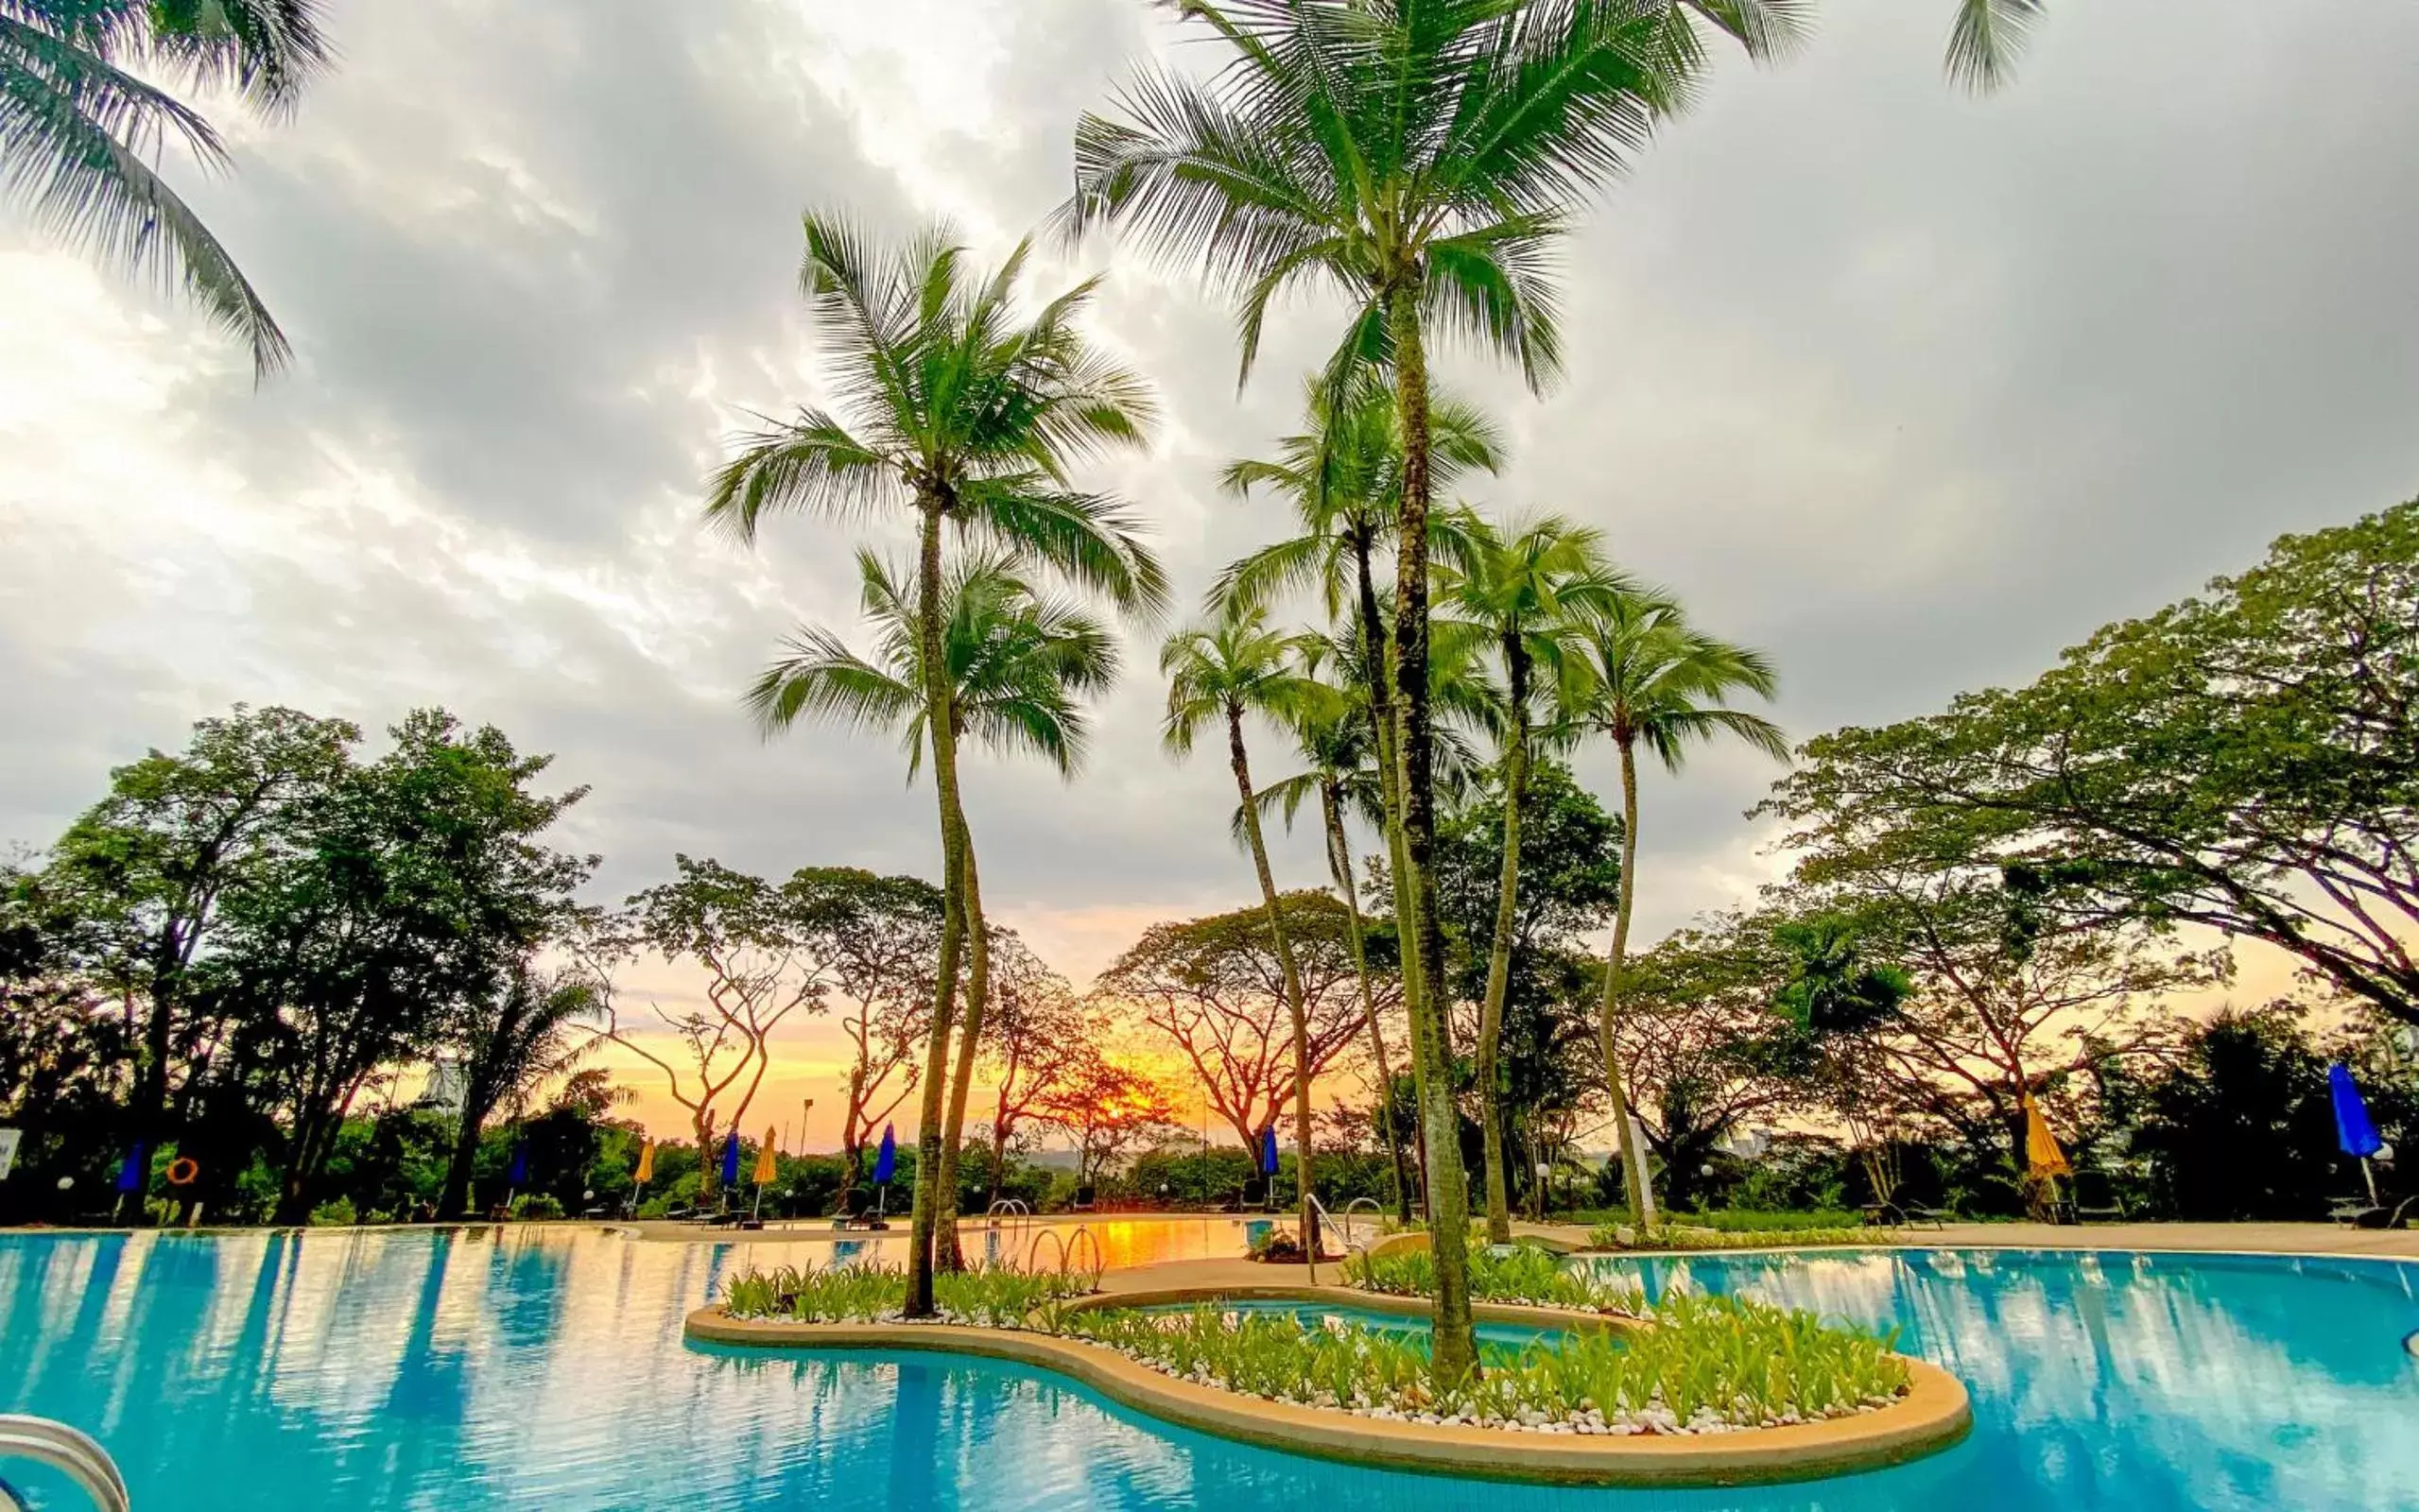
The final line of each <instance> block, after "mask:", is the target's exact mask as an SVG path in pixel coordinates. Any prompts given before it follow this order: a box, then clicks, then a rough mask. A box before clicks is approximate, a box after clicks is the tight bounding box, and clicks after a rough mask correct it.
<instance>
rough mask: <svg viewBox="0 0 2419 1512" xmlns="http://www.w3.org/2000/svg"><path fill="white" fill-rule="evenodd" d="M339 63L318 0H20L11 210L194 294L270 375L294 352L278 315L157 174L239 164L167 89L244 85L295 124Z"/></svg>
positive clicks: (6, 112)
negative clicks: (184, 162)
mask: <svg viewBox="0 0 2419 1512" xmlns="http://www.w3.org/2000/svg"><path fill="white" fill-rule="evenodd" d="M329 60H330V52H329V49H328V46H327V43H326V42H325V41H324V40H323V39H322V38H321V36H320V5H319V0H10V3H9V5H7V6H6V7H5V8H0V198H7V199H10V200H14V201H16V202H18V203H20V204H23V205H24V206H26V208H28V209H30V210H31V211H32V212H33V215H34V217H35V219H36V220H37V221H40V222H42V223H43V224H46V225H48V226H50V227H51V228H53V229H55V230H57V231H59V232H61V233H62V234H64V235H65V236H67V237H68V238H69V239H71V240H73V241H76V242H79V243H81V244H83V245H84V247H85V248H87V249H89V250H91V251H92V252H94V253H95V254H96V255H97V256H99V257H100V258H101V260H102V261H104V262H108V263H112V264H118V265H122V266H125V267H126V268H127V269H128V270H130V271H133V272H140V273H150V274H154V275H156V276H158V277H159V278H161V279H162V280H163V281H174V282H177V283H182V284H183V285H184V289H185V292H186V294H187V295H188V296H190V297H191V298H192V299H193V301H195V302H196V303H198V304H199V305H200V306H201V308H202V309H203V310H204V311H206V312H207V313H208V314H209V316H210V318H211V319H212V321H213V322H214V323H215V324H216V325H218V326H219V327H220V328H221V329H223V330H225V331H226V332H227V333H228V334H230V335H233V336H236V337H238V338H239V339H241V340H243V341H244V342H245V343H247V344H248V345H249V346H250V347H251V352H252V368H253V370H254V371H255V372H256V373H258V374H260V375H262V376H267V375H268V373H270V372H272V371H274V370H275V369H278V368H281V367H283V366H284V365H285V361H286V358H287V357H288V356H289V355H290V354H291V353H290V352H289V350H288V348H287V346H286V344H285V333H283V332H281V331H280V330H278V329H277V322H276V321H275V320H274V319H272V318H270V316H269V313H268V306H267V305H265V304H264V303H262V302H261V299H260V296H259V295H258V294H257V293H255V292H254V291H253V289H252V286H251V282H250V281H249V280H247V279H246V278H245V277H244V275H243V273H242V272H241V271H240V270H239V269H237V267H236V266H235V261H234V259H233V257H232V256H230V255H229V253H228V251H227V249H225V248H224V247H222V246H220V245H219V243H218V239H217V238H216V236H213V235H212V234H211V233H210V229H209V228H208V227H206V226H204V225H203V224H202V223H201V219H200V217H199V216H198V215H195V214H194V213H193V210H192V208H191V207H189V206H188V205H186V204H185V202H184V200H183V199H182V198H179V197H178V195H177V192H176V191H175V190H173V189H171V188H169V187H168V183H167V180H164V179H163V178H161V177H160V174H159V171H158V168H157V167H156V166H155V164H156V161H157V159H158V157H159V155H160V151H161V149H162V147H163V146H164V145H165V144H166V143H167V142H169V141H171V140H173V141H175V142H176V143H178V144H179V145H181V146H183V147H184V148H185V149H186V150H187V151H189V152H191V153H192V154H193V155H194V156H195V157H196V158H198V159H199V160H200V162H201V164H202V166H203V167H204V168H223V167H225V166H227V165H228V162H229V160H228V157H227V150H226V147H225V146H224V145H223V144H222V143H221V142H220V140H219V137H218V133H217V132H216V130H215V129H212V127H211V125H210V123H209V122H208V121H206V120H204V119H203V118H202V117H201V115H200V114H199V112H196V111H195V110H193V108H192V107H190V106H188V105H185V104H183V103H182V102H181V101H180V100H178V99H177V97H176V96H175V95H173V94H169V93H168V92H167V91H166V90H164V89H163V88H161V87H160V85H159V84H158V83H156V82H154V80H157V79H161V78H165V79H168V80H171V81H174V82H177V83H182V84H188V85H198V86H200V87H203V88H213V87H219V88H223V87H228V86H233V88H234V89H235V90H236V91H237V92H238V93H239V94H241V95H242V97H243V100H244V103H245V104H247V105H249V106H251V108H252V109H254V110H255V111H258V112H261V113H262V114H264V115H268V116H271V117H282V116H284V115H285V114H287V113H289V112H291V111H292V110H293V109H294V107H295V105H296V103H297V102H298V101H299V100H300V99H301V97H302V89H303V86H304V85H306V84H308V83H309V82H310V81H311V79H312V78H313V77H315V76H317V75H318V74H319V73H320V71H321V70H322V69H324V68H325V67H326V66H327V64H328V62H329Z"/></svg>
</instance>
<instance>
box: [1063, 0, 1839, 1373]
mask: <svg viewBox="0 0 2419 1512" xmlns="http://www.w3.org/2000/svg"><path fill="white" fill-rule="evenodd" d="M1182 13H1183V15H1184V18H1185V19H1186V20H1188V21H1191V22H1195V23H1197V24H1199V25H1201V26H1206V27H1207V28H1208V29H1209V30H1210V31H1211V32H1212V33H1214V34H1215V35H1216V36H1218V38H1219V39H1220V40H1222V41H1223V42H1224V43H1226V45H1227V47H1228V48H1229V49H1231V50H1232V53H1233V59H1232V61H1231V63H1230V64H1229V66H1227V67H1224V68H1222V69H1218V70H1216V71H1213V72H1211V73H1209V74H1208V75H1206V76H1205V77H1201V76H1194V75H1190V74H1181V73H1178V72H1176V71H1174V70H1172V69H1162V70H1156V71H1152V72H1149V73H1146V74H1144V75H1142V76H1141V77H1139V78H1137V79H1136V80H1135V81H1134V82H1133V83H1132V84H1131V85H1129V86H1128V87H1127V88H1126V89H1124V90H1123V91H1122V92H1121V93H1120V94H1119V96H1118V98H1117V101H1116V106H1115V113H1114V118H1113V117H1110V116H1101V115H1093V114H1087V115H1085V116H1084V117H1083V119H1082V120H1081V121H1080V123H1079V124H1078V126H1077V129H1076V193H1075V196H1074V198H1073V199H1072V200H1071V201H1070V202H1069V204H1068V206H1067V209H1066V211H1065V212H1064V216H1065V219H1066V221H1067V223H1068V225H1069V226H1070V228H1071V229H1073V230H1076V231H1079V232H1080V231H1081V230H1083V229H1084V228H1086V227H1087V226H1090V225H1092V224H1094V223H1103V222H1105V223H1114V224H1117V225H1121V226H1123V227H1125V228H1127V229H1128V230H1130V231H1132V232H1135V233H1136V234H1138V235H1139V236H1140V237H1141V239H1142V240H1143V241H1144V242H1145V244H1146V245H1147V246H1148V247H1149V249H1151V250H1153V251H1154V252H1156V253H1158V254H1160V255H1161V256H1162V257H1164V258H1165V259H1166V260H1168V261H1170V262H1175V263H1181V264H1188V265H1197V266H1202V267H1204V268H1205V269H1206V270H1207V271H1208V273H1209V275H1210V277H1211V278H1212V279H1213V280H1214V281H1215V282H1217V283H1219V284H1221V285H1223V286H1225V287H1227V288H1229V289H1231V290H1233V291H1234V292H1235V293H1236V294H1237V295H1238V296H1239V299H1240V313H1239V317H1238V319H1239V324H1240V327H1241V334H1242V348H1243V352H1242V356H1243V370H1244V372H1245V374H1246V375H1247V376H1248V375H1249V373H1250V370H1251V366H1252V360H1253V355H1254V354H1255V352H1257V350H1258V346H1259V338H1260V332H1261V328H1262V325H1263V323H1264V321H1265V319H1266V317H1267V312H1268V310H1269V307H1270V304H1271V303H1273V302H1274V301H1275V300H1276V299H1277V298H1278V296H1280V295H1281V294H1284V293H1287V292H1288V291H1289V290H1291V289H1293V288H1294V287H1296V286H1298V285H1300V284H1303V283H1310V282H1319V283H1325V284H1327V285H1328V286H1330V287H1332V288H1335V289H1337V290H1339V292H1341V293H1343V294H1344V296H1345V298H1346V299H1347V300H1348V301H1350V303H1351V304H1352V305H1353V306H1354V313H1353V316H1352V319H1351V322H1350V326H1349V328H1348V331H1347V333H1346V335H1345V337H1344V339H1343V341H1342V343H1341V344H1340V346H1339V353H1338V357H1337V360H1336V361H1335V362H1334V363H1332V364H1331V367H1330V375H1329V379H1328V384H1329V387H1330V388H1331V391H1332V390H1335V389H1339V388H1340V387H1342V384H1343V381H1344V379H1345V378H1346V376H1347V375H1348V374H1349V373H1350V371H1351V369H1352V368H1353V367H1354V366H1355V365H1356V363H1357V362H1360V361H1365V360H1369V359H1371V358H1379V359H1382V360H1383V361H1385V362H1386V363H1388V364H1389V365H1390V367H1391V371H1392V374H1393V377H1394V389H1395V399H1396V407H1397V411H1398V414H1399V417H1400V419H1399V424H1400V428H1401V435H1402V452H1403V469H1402V478H1401V487H1400V492H1399V499H1400V504H1399V507H1398V512H1397V517H1396V567H1395V575H1394V581H1395V592H1396V595H1397V599H1398V606H1397V612H1396V614H1395V617H1394V625H1393V631H1394V648H1395V660H1394V666H1395V676H1396V679H1397V681H1398V688H1397V692H1398V694H1399V712H1398V715H1397V717H1398V720H1399V723H1400V731H1399V741H1400V746H1399V754H1400V760H1401V764H1402V782H1401V792H1402V804H1401V815H1400V827H1401V830H1402V838H1403V855H1402V856H1401V858H1400V860H1399V863H1398V865H1397V874H1398V875H1399V876H1400V878H1401V879H1402V881H1403V883H1404V885H1405V888H1406V896H1407V901H1408V906H1405V907H1400V908H1398V909H1397V914H1398V916H1399V917H1400V918H1401V919H1403V920H1404V921H1405V936H1406V938H1407V939H1408V941H1409V942H1410V946H1411V949H1410V950H1409V951H1408V953H1407V955H1408V958H1409V960H1410V962H1411V964H1410V966H1409V967H1408V969H1407V975H1408V979H1409V982H1410V984H1411V999H1410V1008H1411V1015H1410V1016H1411V1028H1412V1034H1411V1039H1412V1045H1413V1059H1414V1063H1415V1065H1416V1067H1417V1068H1418V1072H1419V1079H1420V1081H1421V1083H1422V1099H1423V1103H1424V1107H1423V1109H1422V1114H1423V1122H1424V1123H1425V1125H1426V1131H1427V1135H1428V1139H1427V1150H1428V1160H1430V1161H1431V1163H1432V1167H1433V1168H1432V1169H1431V1170H1430V1171H1429V1173H1428V1192H1429V1196H1430V1203H1431V1208H1432V1212H1431V1218H1432V1220H1433V1224H1434V1237H1433V1245H1434V1253H1435V1255H1436V1261H1437V1271H1438V1283H1439V1284H1438V1301H1437V1324H1436V1350H1435V1363H1436V1367H1437V1370H1438V1372H1439V1374H1440V1376H1446V1377H1449V1376H1458V1375H1460V1373H1462V1372H1463V1371H1466V1370H1468V1369H1471V1368H1473V1367H1474V1366H1475V1365H1476V1363H1477V1355H1476V1352H1475V1350H1476V1346H1475V1344H1474V1343H1473V1335H1472V1332H1471V1327H1470V1316H1469V1296H1468V1287H1467V1277H1466V1259H1465V1244H1466V1240H1465V1230H1466V1227H1467V1224H1468V1213H1467V1211H1466V1197H1465V1196H1464V1194H1463V1190H1462V1188H1463V1179H1462V1176H1461V1172H1460V1170H1459V1169H1458V1165H1459V1160H1458V1154H1457V1153H1456V1152H1455V1151H1454V1148H1453V1143H1452V1128H1453V1122H1454V1112H1453V1108H1452V1106H1451V1101H1450V1098H1449V1095H1448V1091H1447V1089H1446V1087H1445V1086H1444V1083H1443V1067H1444V1066H1445V1064H1446V1061H1447V1059H1448V1049H1447V1044H1446V1038H1445V1030H1444V1019H1443V1005H1441V1004H1432V1003H1430V1002H1429V1001H1428V997H1429V994H1428V992H1427V990H1426V986H1425V985H1426V984H1427V983H1430V982H1438V981H1442V979H1443V936H1442V935H1441V934H1440V933H1439V930H1438V925H1437V920H1436V904H1435V895H1434V880H1433V878H1432V877H1431V876H1430V874H1429V872H1430V868H1431V867H1432V865H1433V863H1434V854H1433V852H1434V846H1435V835H1434V828H1435V816H1434V785H1433V780H1432V774H1431V770H1430V751H1429V725H1430V722H1431V721H1430V710H1429V702H1428V682H1427V678H1428V604H1427V593H1428V529H1429V519H1428V512H1429V506H1430V502H1431V494H1432V490H1433V488H1434V482H1433V479H1432V476H1431V463H1432V459H1433V452H1434V443H1433V436H1432V432H1431V417H1430V407H1431V405H1430V399H1431V396H1430V393H1429V383H1428V358H1427V342H1428V338H1429V336H1430V334H1431V333H1432V332H1435V333H1439V334H1450V335H1458V336H1462V337H1466V338H1469V339H1471V340H1473V341H1474V342H1475V343H1476V344H1477V345H1479V346H1480V347H1482V348H1484V349H1487V350H1490V351H1493V352H1499V353H1502V354H1505V355H1508V356H1510V357H1512V358H1513V359H1514V360H1516V361H1517V362H1518V363H1519V364H1520V366H1521V369H1522V370H1523V372H1524V374H1525V375H1526V376H1527V377H1528V378H1529V381H1530V382H1531V383H1532V384H1533V385H1534V384H1542V383H1543V382H1545V380H1546V378H1547V377H1548V376H1549V375H1550V374H1551V373H1552V372H1553V371H1554V370H1555V369H1556V367H1557V366H1558V363H1559V359H1560V339H1559V335H1558V332H1557V329H1556V325H1555V320H1554V309H1553V303H1554V301H1553V291H1552V287H1551V284H1550V282H1549V279H1548V276H1547V269H1546V257H1547V253H1548V249H1550V248H1551V246H1552V245H1553V244H1554V242H1555V241H1556V239H1557V238H1558V237H1559V236H1560V235H1561V233H1562V232H1563V231H1564V228H1565V226H1566V225H1567V222H1568V216H1569V212H1570V209H1571V208H1572V207H1573V206H1574V205H1576V204H1577V203H1578V201H1580V200H1581V198H1584V197H1585V196H1586V195H1587V194H1589V193H1590V192H1592V191H1593V190H1594V189H1595V188H1596V187H1597V186H1598V185H1599V184H1601V183H1602V182H1603V181H1605V180H1607V179H1608V178H1610V177H1611V176H1612V175H1613V173H1615V172H1616V171H1617V170H1618V168H1619V167H1620V166H1621V164H1622V163H1623V161H1624V160H1625V158H1626V157H1627V155H1628V153H1629V151H1630V150H1631V149H1632V148H1633V147H1634V146H1636V145H1637V144H1638V143H1639V142H1641V141H1642V140H1643V139H1644V138H1645V136H1646V135H1647V134H1648V133H1649V131H1650V129H1652V126H1653V124H1654V123H1655V121H1656V119H1657V118H1658V117H1659V116H1660V115H1662V114H1663V113H1665V112H1667V111H1669V110H1670V109H1673V108H1675V107H1676V106H1678V105H1679V104H1680V103H1682V102H1683V101H1684V100H1685V96H1686V94H1687V85H1688V84H1689V82H1690V81H1691V80H1692V79H1693V78H1694V77H1696V76H1697V75H1699V74H1700V73H1701V72H1702V68H1703V65H1704V61H1705V54H1704V48H1703V43H1702V38H1701V37H1700V35H1699V31H1698V27H1697V23H1698V22H1699V21H1700V20H1701V19H1702V20H1706V21H1710V22H1711V23H1712V24H1713V25H1714V26H1716V27H1718V28H1719V29H1722V30H1726V31H1729V32H1731V33H1732V34H1733V35H1736V36H1737V37H1739V38H1740V40H1741V41H1743V42H1744V43H1747V44H1748V46H1749V47H1750V49H1751V50H1754V51H1769V50H1771V47H1772V46H1773V45H1774V44H1775V43H1779V42H1781V41H1783V40H1784V39H1785V38H1786V37H1787V36H1788V34H1789V33H1790V31H1791V29H1792V21H1793V15H1794V9H1793V8H1789V7H1783V6H1774V5H1767V4H1761V3H1754V0H1748V3H1723V4H1719V5H1713V4H1707V5H1704V6H1702V8H1694V7H1690V6H1686V5H1681V4H1671V5H1653V4H1650V5H1639V4H1635V3H1632V0H1619V3H1615V0H1566V3H1561V4H1554V5H1506V4H1502V3H1500V0H1276V3H1270V4H1242V3H1235V4H1223V5H1221V4H1214V3H1211V0H1185V4H1184V6H1183V8H1182ZM1305 1185H1307V1183H1305Z"/></svg>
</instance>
